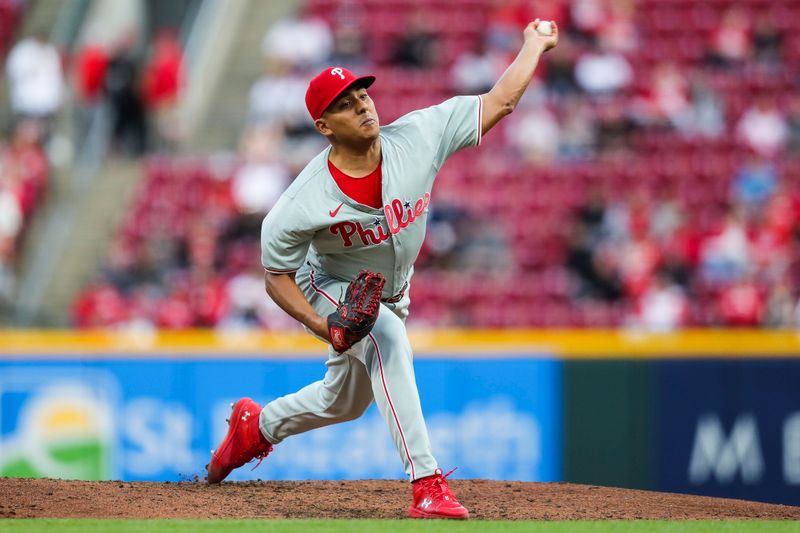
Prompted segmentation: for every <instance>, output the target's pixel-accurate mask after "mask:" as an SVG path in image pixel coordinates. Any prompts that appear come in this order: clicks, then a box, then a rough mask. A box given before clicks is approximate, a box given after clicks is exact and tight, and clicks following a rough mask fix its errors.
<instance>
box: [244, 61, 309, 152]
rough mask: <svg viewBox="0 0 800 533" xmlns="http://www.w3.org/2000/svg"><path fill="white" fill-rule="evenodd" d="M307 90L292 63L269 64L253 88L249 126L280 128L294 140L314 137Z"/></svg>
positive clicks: (250, 100) (305, 83) (276, 62)
mask: <svg viewBox="0 0 800 533" xmlns="http://www.w3.org/2000/svg"><path fill="white" fill-rule="evenodd" d="M306 86H307V82H306V81H305V78H304V77H303V76H301V75H300V73H299V71H297V70H296V69H295V70H293V68H292V66H291V64H290V63H288V62H286V61H280V60H272V61H268V62H267V65H266V68H265V71H264V73H263V74H262V75H261V77H260V78H258V79H257V80H256V82H255V83H254V84H253V86H252V87H251V88H250V99H249V102H250V111H249V117H250V122H253V123H261V122H265V123H275V124H279V125H281V126H282V127H283V128H285V129H286V132H287V133H288V135H289V136H292V137H293V136H300V137H302V136H307V135H311V134H314V130H313V128H311V127H310V126H309V125H308V119H307V117H308V111H307V110H306V104H305V99H304V96H303V95H304V94H305V90H306Z"/></svg>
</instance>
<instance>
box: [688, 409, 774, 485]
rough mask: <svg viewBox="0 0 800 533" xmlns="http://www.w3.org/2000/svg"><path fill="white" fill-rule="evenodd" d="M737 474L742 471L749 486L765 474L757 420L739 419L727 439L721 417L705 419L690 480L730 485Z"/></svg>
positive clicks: (699, 427)
mask: <svg viewBox="0 0 800 533" xmlns="http://www.w3.org/2000/svg"><path fill="white" fill-rule="evenodd" d="M737 472H741V475H742V482H743V483H745V484H754V483H758V482H759V481H760V480H761V477H762V476H763V475H764V458H763V455H762V453H761V444H760V443H759V439H758V427H757V425H756V419H755V417H754V416H753V415H752V414H745V415H740V416H739V417H737V418H736V420H735V421H734V423H733V428H732V429H731V433H730V435H729V436H727V437H726V436H725V431H724V429H723V427H722V422H721V421H720V419H719V417H718V416H717V415H715V414H706V415H703V416H701V417H700V419H699V420H698V421H697V431H696V432H695V435H694V445H693V446H692V456H691V458H690V460H689V481H690V482H691V483H692V484H693V485H702V484H704V483H707V482H708V481H709V479H710V478H711V477H712V476H713V477H714V478H715V479H716V480H717V482H719V483H720V484H723V485H727V484H729V483H731V482H733V480H734V478H735V477H736V473H737Z"/></svg>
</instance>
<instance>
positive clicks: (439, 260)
mask: <svg viewBox="0 0 800 533" xmlns="http://www.w3.org/2000/svg"><path fill="white" fill-rule="evenodd" d="M476 223H477V221H476V220H475V219H474V218H473V217H472V216H471V215H470V213H469V212H468V211H466V210H465V209H463V208H462V207H459V206H457V205H454V204H448V203H444V202H440V203H437V205H436V206H434V207H431V209H430V215H429V217H428V230H427V233H426V238H425V242H424V243H423V247H422V251H421V252H420V258H419V260H418V263H417V264H419V265H420V267H423V268H432V269H441V270H458V269H460V268H463V267H464V265H460V264H459V262H460V254H461V253H463V251H464V250H465V249H466V248H467V247H468V245H469V241H470V239H471V231H472V228H473V227H474V226H475V224H476Z"/></svg>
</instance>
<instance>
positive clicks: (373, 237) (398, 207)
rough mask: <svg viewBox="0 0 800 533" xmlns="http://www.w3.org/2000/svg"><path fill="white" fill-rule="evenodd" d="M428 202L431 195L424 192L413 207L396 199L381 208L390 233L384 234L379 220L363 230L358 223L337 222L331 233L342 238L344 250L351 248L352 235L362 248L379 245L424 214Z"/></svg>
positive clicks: (384, 231)
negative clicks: (361, 244)
mask: <svg viewBox="0 0 800 533" xmlns="http://www.w3.org/2000/svg"><path fill="white" fill-rule="evenodd" d="M430 201H431V194H430V193H427V192H426V193H425V195H424V196H423V197H422V198H420V199H419V200H417V202H416V203H415V204H414V205H413V206H412V205H411V203H410V202H405V203H403V202H402V201H401V200H400V199H398V198H395V199H394V200H392V201H391V202H389V203H388V204H386V205H385V206H383V212H384V214H385V215H386V222H387V224H388V225H389V232H390V233H386V230H385V229H383V226H381V225H380V219H377V218H376V219H375V223H374V224H372V225H373V226H375V227H374V228H372V227H366V228H365V227H364V226H362V225H361V223H360V222H349V221H348V222H339V223H338V224H334V225H333V226H331V233H333V234H334V235H339V236H340V237H341V238H342V241H343V242H344V247H345V248H349V247H351V246H353V235H358V238H359V239H361V242H362V243H363V244H364V246H369V245H370V244H380V243H382V242H383V241H385V240H386V239H388V238H389V237H390V235H395V234H397V233H400V231H401V230H402V229H403V228H405V227H408V225H409V224H411V223H412V222H414V221H415V220H416V219H417V218H418V217H419V216H420V215H422V213H424V212H425V208H426V207H428V204H429V203H430Z"/></svg>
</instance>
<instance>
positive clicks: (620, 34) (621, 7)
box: [559, 0, 639, 53]
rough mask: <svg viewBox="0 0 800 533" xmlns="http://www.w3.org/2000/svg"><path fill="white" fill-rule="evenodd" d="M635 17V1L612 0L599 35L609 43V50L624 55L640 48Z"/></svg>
mask: <svg viewBox="0 0 800 533" xmlns="http://www.w3.org/2000/svg"><path fill="white" fill-rule="evenodd" d="M635 15H636V4H635V2H634V0H610V1H609V2H608V15H607V16H606V18H605V21H604V22H603V24H602V26H600V28H599V35H600V37H601V38H602V39H603V40H604V41H605V42H606V43H607V45H608V47H609V49H611V50H614V51H615V52H622V53H631V52H634V51H635V50H636V48H637V47H638V46H639V35H638V32H637V31H636V24H635V23H634V17H635ZM559 46H560V43H559Z"/></svg>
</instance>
